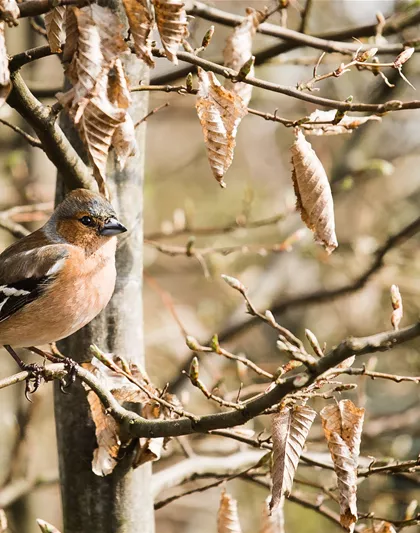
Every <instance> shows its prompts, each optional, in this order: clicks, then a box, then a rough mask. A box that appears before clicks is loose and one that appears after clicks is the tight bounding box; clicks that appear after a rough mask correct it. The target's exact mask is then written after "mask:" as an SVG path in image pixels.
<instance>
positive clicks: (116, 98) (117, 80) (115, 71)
mask: <svg viewBox="0 0 420 533" xmlns="http://www.w3.org/2000/svg"><path fill="white" fill-rule="evenodd" d="M107 91H108V98H109V101H110V102H111V104H113V105H115V106H116V107H118V108H119V109H128V108H129V106H130V104H131V94H130V89H129V87H128V81H127V78H126V76H125V72H124V67H123V64H122V62H121V59H120V58H117V59H116V60H115V63H114V65H113V67H112V69H111V70H110V71H109V76H108V89H107Z"/></svg>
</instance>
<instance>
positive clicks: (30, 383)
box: [22, 363, 44, 402]
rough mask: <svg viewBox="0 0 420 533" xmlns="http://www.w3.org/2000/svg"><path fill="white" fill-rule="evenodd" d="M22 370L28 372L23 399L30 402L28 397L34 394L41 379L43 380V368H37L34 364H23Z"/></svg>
mask: <svg viewBox="0 0 420 533" xmlns="http://www.w3.org/2000/svg"><path fill="white" fill-rule="evenodd" d="M22 370H24V371H25V372H28V377H27V378H26V385H25V398H26V399H27V400H28V401H29V402H32V400H31V399H30V397H29V395H30V394H33V393H34V392H36V391H37V390H38V388H39V386H40V385H41V382H42V379H43V378H44V367H42V366H39V365H37V364H35V363H30V364H26V363H25V364H24V365H23V366H22Z"/></svg>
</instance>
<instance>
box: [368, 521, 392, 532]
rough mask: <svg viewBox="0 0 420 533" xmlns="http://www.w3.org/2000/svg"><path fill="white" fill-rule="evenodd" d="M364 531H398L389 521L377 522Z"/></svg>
mask: <svg viewBox="0 0 420 533" xmlns="http://www.w3.org/2000/svg"><path fill="white" fill-rule="evenodd" d="M363 533H397V532H396V530H395V528H394V526H393V525H392V524H390V523H389V522H377V523H376V524H375V525H374V526H372V527H367V528H365V529H364V530H363Z"/></svg>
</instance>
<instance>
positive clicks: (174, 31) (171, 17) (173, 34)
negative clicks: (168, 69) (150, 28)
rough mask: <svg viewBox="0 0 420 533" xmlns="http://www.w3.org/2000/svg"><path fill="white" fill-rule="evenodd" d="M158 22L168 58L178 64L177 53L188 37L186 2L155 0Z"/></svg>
mask: <svg viewBox="0 0 420 533" xmlns="http://www.w3.org/2000/svg"><path fill="white" fill-rule="evenodd" d="M153 4H154V6H155V13H156V24H157V28H158V31H159V35H160V38H161V41H162V45H163V48H164V49H165V52H166V56H167V58H168V59H169V60H170V61H172V63H174V64H175V65H177V64H178V58H177V57H176V53H177V51H178V48H179V46H180V45H181V44H182V41H183V40H184V39H186V38H187V37H188V20H187V13H186V11H185V5H184V2H182V1H180V0H154V2H153Z"/></svg>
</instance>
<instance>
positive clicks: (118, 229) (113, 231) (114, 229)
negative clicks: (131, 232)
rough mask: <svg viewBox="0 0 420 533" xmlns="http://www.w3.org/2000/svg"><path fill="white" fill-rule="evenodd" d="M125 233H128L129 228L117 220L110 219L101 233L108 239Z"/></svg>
mask: <svg viewBox="0 0 420 533" xmlns="http://www.w3.org/2000/svg"><path fill="white" fill-rule="evenodd" d="M125 231H127V228H126V227H125V226H123V225H122V224H121V222H118V220H117V219H116V218H110V219H108V220H107V221H106V222H105V224H104V226H103V228H102V229H101V230H100V231H99V233H100V234H101V235H105V236H106V237H112V236H113V235H118V234H119V233H124V232H125Z"/></svg>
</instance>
